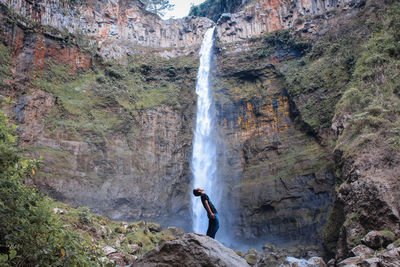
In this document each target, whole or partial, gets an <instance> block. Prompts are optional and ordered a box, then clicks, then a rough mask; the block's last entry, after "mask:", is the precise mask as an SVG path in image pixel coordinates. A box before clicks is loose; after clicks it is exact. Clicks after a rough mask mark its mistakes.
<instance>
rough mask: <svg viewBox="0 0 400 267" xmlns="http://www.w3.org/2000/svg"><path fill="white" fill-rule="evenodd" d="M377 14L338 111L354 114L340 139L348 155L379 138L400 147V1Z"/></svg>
mask: <svg viewBox="0 0 400 267" xmlns="http://www.w3.org/2000/svg"><path fill="white" fill-rule="evenodd" d="M377 15H378V18H379V20H378V21H377V22H375V23H374V24H372V33H371V37H370V38H369V39H368V40H367V41H366V42H365V44H364V45H363V46H362V48H361V53H360V56H359V57H358V58H357V61H356V63H355V70H354V74H353V76H352V80H351V82H350V83H349V86H348V87H347V90H346V91H345V93H344V94H343V96H342V98H341V99H340V102H339V103H338V105H337V107H336V112H337V113H338V114H351V118H350V119H349V121H348V123H349V125H351V126H350V127H348V128H346V129H345V130H344V131H343V133H342V135H341V136H340V139H339V140H338V144H346V145H344V146H345V151H346V155H347V156H349V155H351V154H352V153H354V151H356V150H359V149H360V148H366V147H367V146H368V147H369V145H370V144H371V142H375V143H377V142H376V141H377V140H379V142H378V143H381V142H383V143H386V145H389V146H391V147H392V149H394V150H397V151H400V120H399V115H400V98H399V97H400V45H399V44H400V34H399V32H398V29H399V27H400V4H398V3H397V4H394V5H393V6H392V7H391V8H388V9H385V10H382V11H380V12H378V14H377ZM360 137H361V138H360ZM381 137H384V138H381ZM381 145H383V144H382V143H381ZM346 155H345V156H346Z"/></svg>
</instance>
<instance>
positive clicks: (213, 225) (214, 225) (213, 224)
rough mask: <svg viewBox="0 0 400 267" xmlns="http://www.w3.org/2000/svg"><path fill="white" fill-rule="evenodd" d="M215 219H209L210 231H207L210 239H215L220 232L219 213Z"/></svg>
mask: <svg viewBox="0 0 400 267" xmlns="http://www.w3.org/2000/svg"><path fill="white" fill-rule="evenodd" d="M214 215H215V219H211V218H209V219H208V229H207V235H208V236H209V237H212V238H215V234H216V233H217V231H218V228H219V219H218V213H214Z"/></svg>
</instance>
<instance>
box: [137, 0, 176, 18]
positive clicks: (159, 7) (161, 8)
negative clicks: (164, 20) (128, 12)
mask: <svg viewBox="0 0 400 267" xmlns="http://www.w3.org/2000/svg"><path fill="white" fill-rule="evenodd" d="M142 2H143V4H144V5H145V6H146V10H147V11H149V12H151V13H154V14H157V15H159V16H163V15H164V14H165V11H166V10H171V9H172V8H173V7H174V6H175V5H173V4H170V3H169V0H142Z"/></svg>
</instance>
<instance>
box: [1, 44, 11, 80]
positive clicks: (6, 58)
mask: <svg viewBox="0 0 400 267" xmlns="http://www.w3.org/2000/svg"><path fill="white" fill-rule="evenodd" d="M10 53H11V52H10V49H9V48H8V47H6V46H5V45H3V44H1V43H0V86H3V85H4V79H6V78H8V77H10Z"/></svg>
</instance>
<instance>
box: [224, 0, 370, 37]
mask: <svg viewBox="0 0 400 267" xmlns="http://www.w3.org/2000/svg"><path fill="white" fill-rule="evenodd" d="M361 2H363V1H362V0H356V1H354V0H344V1H339V0H329V1H328V0H313V1H310V0H296V1H291V0H281V1H276V0H275V1H266V0H258V1H254V4H251V5H249V6H247V7H246V8H244V9H243V10H242V11H240V12H237V13H234V14H231V15H230V16H229V15H228V14H224V16H222V17H221V18H220V20H219V21H218V23H217V24H218V27H217V33H218V37H219V39H220V40H221V42H224V43H231V42H237V41H244V40H247V39H248V38H251V37H256V36H259V35H261V34H265V33H268V32H272V31H275V30H282V29H288V28H292V27H294V28H299V29H300V28H307V27H308V25H306V20H307V19H308V18H310V17H312V16H316V15H322V14H325V13H326V12H327V11H330V10H333V9H343V10H348V9H351V8H354V7H356V6H357V5H359V4H360V3H361Z"/></svg>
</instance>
